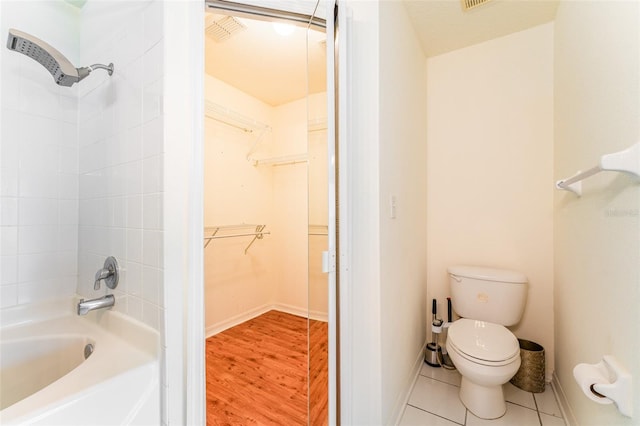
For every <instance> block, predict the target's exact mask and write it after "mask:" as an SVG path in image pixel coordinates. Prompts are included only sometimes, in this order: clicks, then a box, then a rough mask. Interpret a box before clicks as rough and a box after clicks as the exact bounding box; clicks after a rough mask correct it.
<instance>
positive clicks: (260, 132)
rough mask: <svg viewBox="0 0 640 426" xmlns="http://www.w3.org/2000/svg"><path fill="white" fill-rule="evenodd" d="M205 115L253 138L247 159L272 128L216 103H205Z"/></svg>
mask: <svg viewBox="0 0 640 426" xmlns="http://www.w3.org/2000/svg"><path fill="white" fill-rule="evenodd" d="M204 114H205V116H206V117H208V118H210V119H212V120H215V121H217V122H219V123H222V124H226V125H227V126H230V127H233V128H235V129H237V130H239V131H241V132H244V133H247V134H249V135H251V136H252V138H253V144H252V145H251V148H250V149H249V152H248V153H247V158H249V157H250V156H251V154H253V152H254V151H255V150H256V148H257V147H258V144H259V143H260V141H262V138H264V136H265V135H266V134H267V133H268V132H270V131H271V130H272V129H271V126H269V125H268V124H264V123H261V122H259V121H257V120H254V119H252V118H250V117H247V116H246V115H243V114H240V113H239V112H236V111H233V110H231V109H229V108H227V107H225V106H222V105H219V104H216V103H215V102H211V101H206V100H205V103H204Z"/></svg>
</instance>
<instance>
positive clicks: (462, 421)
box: [400, 364, 565, 426]
mask: <svg viewBox="0 0 640 426" xmlns="http://www.w3.org/2000/svg"><path fill="white" fill-rule="evenodd" d="M459 390H460V374H459V373H458V372H457V371H449V370H445V369H443V368H433V367H429V366H428V365H427V364H423V365H422V369H421V371H420V376H418V380H417V381H416V384H415V386H414V388H413V390H412V391H411V396H410V397H409V402H408V403H407V405H406V407H405V410H404V414H403V415H402V419H401V420H400V426H445V425H463V426H479V425H489V426H513V425H518V426H565V422H564V420H563V418H562V413H561V412H560V407H559V405H558V402H557V401H556V397H555V395H554V393H553V390H552V389H551V386H546V389H545V391H544V392H543V393H531V392H525V391H523V390H521V389H518V388H517V387H515V386H513V385H512V384H511V383H507V384H506V385H504V394H505V399H506V401H507V413H506V414H505V415H504V416H503V417H501V418H499V419H495V420H483V419H480V418H478V417H476V416H474V415H473V414H471V413H470V412H469V411H468V410H467V409H466V408H465V407H464V405H462V403H461V402H460V398H458V391H459Z"/></svg>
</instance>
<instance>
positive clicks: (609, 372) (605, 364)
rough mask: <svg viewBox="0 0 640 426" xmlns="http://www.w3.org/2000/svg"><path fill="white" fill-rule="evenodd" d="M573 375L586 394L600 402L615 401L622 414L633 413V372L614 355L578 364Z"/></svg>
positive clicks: (628, 415)
mask: <svg viewBox="0 0 640 426" xmlns="http://www.w3.org/2000/svg"><path fill="white" fill-rule="evenodd" d="M573 376H574V378H575V380H576V382H577V383H578V385H579V386H580V388H581V389H582V391H583V392H584V394H585V395H586V396H587V397H588V398H589V399H591V400H592V401H595V402H597V403H599V404H611V403H615V405H616V407H617V408H618V410H619V411H620V413H621V414H623V415H625V416H627V417H631V416H632V414H633V404H632V386H631V385H632V383H631V374H629V372H628V371H627V370H626V369H625V368H624V367H623V366H622V365H621V364H620V363H619V362H618V360H617V359H616V358H615V357H613V356H612V355H605V356H604V357H603V358H602V361H600V362H599V363H597V364H578V365H576V366H575V368H574V369H573Z"/></svg>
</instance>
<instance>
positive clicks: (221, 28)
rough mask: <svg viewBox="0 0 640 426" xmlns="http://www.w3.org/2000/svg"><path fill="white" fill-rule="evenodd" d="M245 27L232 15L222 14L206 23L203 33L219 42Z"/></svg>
mask: <svg viewBox="0 0 640 426" xmlns="http://www.w3.org/2000/svg"><path fill="white" fill-rule="evenodd" d="M246 29H247V27H245V26H244V25H243V24H242V22H240V21H238V20H237V19H236V18H234V17H233V16H224V17H222V18H220V19H218V20H215V21H213V22H211V23H210V24H209V25H207V27H206V29H205V33H206V34H207V35H208V36H209V37H211V38H212V39H213V40H214V41H217V42H218V43H220V42H223V41H225V40H227V39H228V38H229V37H231V36H232V35H234V34H237V33H239V32H240V31H242V30H246Z"/></svg>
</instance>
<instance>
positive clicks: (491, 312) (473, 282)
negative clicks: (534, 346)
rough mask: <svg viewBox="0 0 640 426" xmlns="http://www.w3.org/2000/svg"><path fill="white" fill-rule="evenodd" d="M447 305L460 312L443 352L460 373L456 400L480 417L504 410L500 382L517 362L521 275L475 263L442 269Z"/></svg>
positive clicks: (523, 291) (522, 288) (523, 279)
mask: <svg viewBox="0 0 640 426" xmlns="http://www.w3.org/2000/svg"><path fill="white" fill-rule="evenodd" d="M448 272H449V282H450V286H451V302H452V305H453V310H454V311H455V312H456V313H457V314H458V315H459V316H460V317H462V318H460V319H459V320H457V321H454V323H453V324H451V326H450V327H449V331H448V337H447V352H448V353H449V356H450V357H451V360H452V361H453V363H454V364H455V366H456V368H457V369H458V371H459V372H460V374H461V375H462V383H461V385H460V400H461V401H462V403H463V404H464V405H465V407H467V409H469V411H471V412H472V413H473V414H475V415H476V416H477V417H480V418H482V419H496V418H498V417H502V416H503V415H504V413H505V412H506V411H507V406H506V404H505V402H504V394H503V392H502V385H503V384H505V383H507V382H508V381H509V380H510V379H511V378H512V377H513V376H514V375H515V374H516V372H517V371H518V368H520V346H519V344H518V339H517V338H516V336H514V335H513V333H511V332H510V331H509V330H508V329H507V328H506V327H505V326H510V325H514V324H517V323H518V322H519V321H520V318H521V317H522V313H523V312H524V305H525V301H526V299H527V277H525V276H524V275H523V274H521V273H519V272H514V271H507V270H502V269H492V268H482V267H475V266H455V267H450V268H449V269H448Z"/></svg>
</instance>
